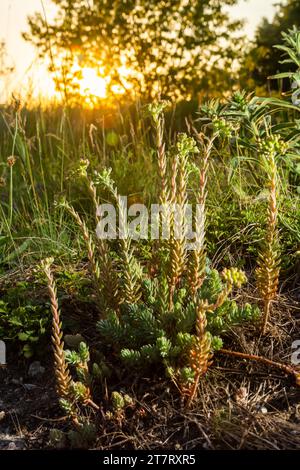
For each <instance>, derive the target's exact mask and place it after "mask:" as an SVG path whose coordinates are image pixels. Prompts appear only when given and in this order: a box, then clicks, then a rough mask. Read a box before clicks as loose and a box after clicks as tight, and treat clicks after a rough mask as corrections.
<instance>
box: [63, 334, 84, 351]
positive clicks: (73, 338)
mask: <svg viewBox="0 0 300 470" xmlns="http://www.w3.org/2000/svg"><path fill="white" fill-rule="evenodd" d="M64 341H65V343H66V345H67V346H69V348H74V349H77V348H78V347H79V345H80V343H84V342H85V339H84V337H83V336H81V335H80V334H79V333H78V334H77V335H65V336H64Z"/></svg>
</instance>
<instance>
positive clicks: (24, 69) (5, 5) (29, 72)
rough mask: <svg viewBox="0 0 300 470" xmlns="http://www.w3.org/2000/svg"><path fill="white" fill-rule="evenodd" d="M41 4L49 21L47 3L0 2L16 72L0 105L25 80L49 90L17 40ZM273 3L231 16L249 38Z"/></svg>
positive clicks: (243, 4) (243, 5) (30, 51)
mask: <svg viewBox="0 0 300 470" xmlns="http://www.w3.org/2000/svg"><path fill="white" fill-rule="evenodd" d="M42 2H43V4H44V8H45V11H46V15H47V18H48V20H50V19H51V18H52V17H53V16H54V12H55V7H54V6H53V3H52V2H51V1H50V0H0V40H4V41H5V42H6V45H7V52H8V56H9V59H10V62H11V63H12V64H13V65H14V66H15V67H16V73H14V75H13V77H10V79H9V82H7V83H2V86H1V83H0V102H1V101H2V100H3V99H4V97H5V95H7V93H8V92H9V91H11V90H12V89H19V90H22V88H23V89H24V88H25V89H26V87H27V86H28V80H29V81H30V83H32V84H33V85H34V88H35V89H36V90H43V91H44V92H45V90H48V92H50V93H51V91H52V90H53V84H52V82H51V79H50V78H49V77H48V76H47V73H46V72H45V66H43V64H42V63H40V62H39V63H38V62H37V51H36V50H35V49H34V48H33V46H31V45H30V44H28V43H26V41H24V40H23V39H22V37H21V32H22V31H26V29H27V16H28V15H31V14H32V13H34V12H36V11H40V12H42V11H43V9H42ZM274 3H278V0H240V2H239V5H238V6H235V7H234V8H233V13H232V14H233V16H234V17H235V18H241V17H244V18H246V20H247V25H246V34H247V35H248V36H249V37H251V36H253V33H254V31H255V28H256V26H257V24H258V23H259V22H260V20H261V19H262V18H263V17H267V18H268V19H271V18H272V16H273V14H274V11H275V8H274V6H273V4H274ZM0 81H1V79H0Z"/></svg>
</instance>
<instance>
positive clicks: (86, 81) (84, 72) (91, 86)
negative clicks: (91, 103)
mask: <svg viewBox="0 0 300 470" xmlns="http://www.w3.org/2000/svg"><path fill="white" fill-rule="evenodd" d="M77 82H78V85H79V92H80V94H81V95H82V96H95V97H97V98H105V97H106V96H107V85H108V82H109V78H104V77H100V75H99V74H98V73H97V70H96V69H93V68H92V67H83V68H82V69H81V71H80V78H79V79H78V80H77Z"/></svg>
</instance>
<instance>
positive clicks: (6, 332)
mask: <svg viewBox="0 0 300 470" xmlns="http://www.w3.org/2000/svg"><path fill="white" fill-rule="evenodd" d="M30 297H32V286H31V284H29V283H26V282H20V283H18V284H17V285H16V287H11V288H9V289H8V290H7V291H6V293H5V295H3V296H2V299H1V300H0V339H3V340H5V341H12V342H13V343H14V344H16V345H19V351H20V353H21V354H23V355H24V356H25V357H26V358H29V357H31V356H32V355H33V354H34V353H36V352H37V351H38V349H39V348H40V347H41V345H42V344H45V337H46V334H47V333H48V330H49V325H50V310H49V306H45V304H44V303H43V302H42V301H41V299H36V300H31V299H30Z"/></svg>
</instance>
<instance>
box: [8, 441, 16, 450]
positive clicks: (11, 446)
mask: <svg viewBox="0 0 300 470" xmlns="http://www.w3.org/2000/svg"><path fill="white" fill-rule="evenodd" d="M7 450H17V446H16V443H15V442H10V443H9V444H8V446H7Z"/></svg>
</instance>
